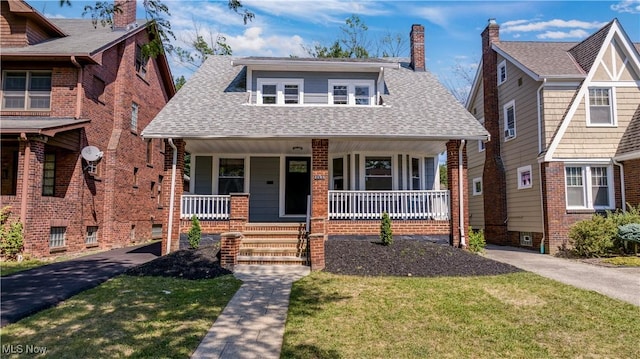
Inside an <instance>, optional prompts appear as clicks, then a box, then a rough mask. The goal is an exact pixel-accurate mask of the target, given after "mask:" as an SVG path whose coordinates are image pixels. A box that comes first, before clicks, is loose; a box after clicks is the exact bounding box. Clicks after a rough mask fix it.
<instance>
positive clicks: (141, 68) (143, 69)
mask: <svg viewBox="0 0 640 359" xmlns="http://www.w3.org/2000/svg"><path fill="white" fill-rule="evenodd" d="M148 61H149V58H148V57H147V56H145V55H144V52H143V51H142V45H136V72H137V73H138V75H140V77H142V78H145V76H146V75H147V62H148Z"/></svg>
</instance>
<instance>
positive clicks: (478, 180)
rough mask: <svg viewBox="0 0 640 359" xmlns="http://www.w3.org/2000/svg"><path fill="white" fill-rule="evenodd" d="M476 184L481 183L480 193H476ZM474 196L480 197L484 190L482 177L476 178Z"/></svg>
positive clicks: (474, 180) (473, 187)
mask: <svg viewBox="0 0 640 359" xmlns="http://www.w3.org/2000/svg"><path fill="white" fill-rule="evenodd" d="M476 183H480V191H479V192H478V191H476ZM472 189H473V195H474V196H479V195H481V194H482V190H483V183H482V177H476V178H474V179H473V186H472Z"/></svg>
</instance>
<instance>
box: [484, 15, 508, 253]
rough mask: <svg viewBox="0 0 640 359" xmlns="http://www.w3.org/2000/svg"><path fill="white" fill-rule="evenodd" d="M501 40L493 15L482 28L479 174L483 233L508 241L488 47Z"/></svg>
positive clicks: (493, 57)
mask: <svg viewBox="0 0 640 359" xmlns="http://www.w3.org/2000/svg"><path fill="white" fill-rule="evenodd" d="M499 41H500V26H499V25H498V24H497V23H496V20H495V19H489V24H488V25H487V27H486V28H485V29H484V31H483V32H482V82H483V90H484V92H483V96H484V101H483V102H484V127H485V128H486V129H487V131H488V132H489V134H490V135H491V140H490V141H489V142H487V143H486V144H485V162H484V170H483V173H482V178H483V181H484V184H483V186H482V191H483V195H484V226H485V229H484V231H485V236H486V238H490V239H491V243H494V244H502V245H506V244H509V236H508V232H507V180H506V173H505V168H504V162H503V161H502V157H501V151H500V143H501V141H502V140H503V138H504V136H503V134H502V133H501V131H500V108H499V102H498V54H497V53H496V51H495V50H493V48H492V47H491V45H492V44H493V43H496V42H499Z"/></svg>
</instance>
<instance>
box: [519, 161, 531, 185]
mask: <svg viewBox="0 0 640 359" xmlns="http://www.w3.org/2000/svg"><path fill="white" fill-rule="evenodd" d="M525 172H529V183H528V184H524V183H522V174H523V173H525ZM531 187H533V172H532V171H531V165H528V166H522V167H518V189H527V188H531Z"/></svg>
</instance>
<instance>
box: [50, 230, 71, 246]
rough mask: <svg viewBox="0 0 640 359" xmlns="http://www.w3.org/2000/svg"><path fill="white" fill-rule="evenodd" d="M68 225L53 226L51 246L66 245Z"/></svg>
mask: <svg viewBox="0 0 640 359" xmlns="http://www.w3.org/2000/svg"><path fill="white" fill-rule="evenodd" d="M66 233H67V227H51V229H50V232H49V248H59V247H64V244H65V237H66Z"/></svg>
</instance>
